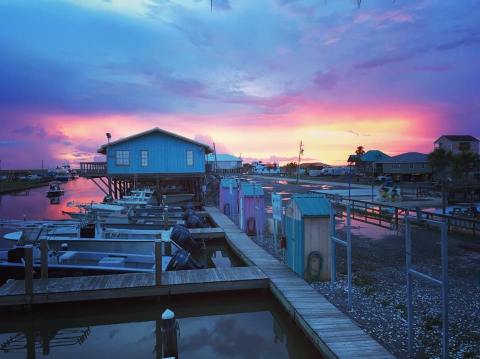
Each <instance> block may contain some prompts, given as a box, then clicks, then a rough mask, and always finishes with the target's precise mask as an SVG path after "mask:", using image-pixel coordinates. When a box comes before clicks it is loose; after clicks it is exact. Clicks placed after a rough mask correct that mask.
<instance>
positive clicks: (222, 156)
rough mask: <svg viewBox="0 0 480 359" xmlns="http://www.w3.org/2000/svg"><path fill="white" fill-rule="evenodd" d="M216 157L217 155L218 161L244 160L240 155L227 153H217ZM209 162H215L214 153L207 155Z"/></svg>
mask: <svg viewBox="0 0 480 359" xmlns="http://www.w3.org/2000/svg"><path fill="white" fill-rule="evenodd" d="M216 157H217V162H241V161H242V159H241V158H240V157H235V156H233V155H229V154H227V153H217V156H216ZM207 162H215V154H214V153H209V154H208V155H207Z"/></svg>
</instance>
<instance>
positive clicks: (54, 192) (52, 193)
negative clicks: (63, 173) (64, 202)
mask: <svg viewBox="0 0 480 359" xmlns="http://www.w3.org/2000/svg"><path fill="white" fill-rule="evenodd" d="M63 193H64V191H63V189H62V188H61V187H60V182H50V185H49V189H48V191H46V192H45V194H46V195H47V197H58V196H61V195H63Z"/></svg>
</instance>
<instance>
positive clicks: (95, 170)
mask: <svg viewBox="0 0 480 359" xmlns="http://www.w3.org/2000/svg"><path fill="white" fill-rule="evenodd" d="M79 175H80V176H83V177H98V176H106V175H107V162H80V172H79Z"/></svg>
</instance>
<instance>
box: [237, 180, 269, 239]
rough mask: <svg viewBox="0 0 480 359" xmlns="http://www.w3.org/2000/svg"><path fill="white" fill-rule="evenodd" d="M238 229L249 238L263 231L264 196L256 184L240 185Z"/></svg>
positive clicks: (260, 187) (261, 233)
mask: <svg viewBox="0 0 480 359" xmlns="http://www.w3.org/2000/svg"><path fill="white" fill-rule="evenodd" d="M239 210H240V229H241V230H243V231H244V232H245V233H247V234H248V235H249V236H254V235H257V234H259V235H263V233H264V231H265V195H264V192H263V188H262V186H261V185H259V184H258V183H241V185H240V193H239Z"/></svg>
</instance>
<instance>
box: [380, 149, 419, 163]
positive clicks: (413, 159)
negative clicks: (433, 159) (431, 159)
mask: <svg viewBox="0 0 480 359" xmlns="http://www.w3.org/2000/svg"><path fill="white" fill-rule="evenodd" d="M427 161H428V155H427V154H425V153H420V152H406V153H402V154H400V155H398V156H393V157H390V158H387V159H386V160H382V161H379V162H380V163H418V162H427Z"/></svg>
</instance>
